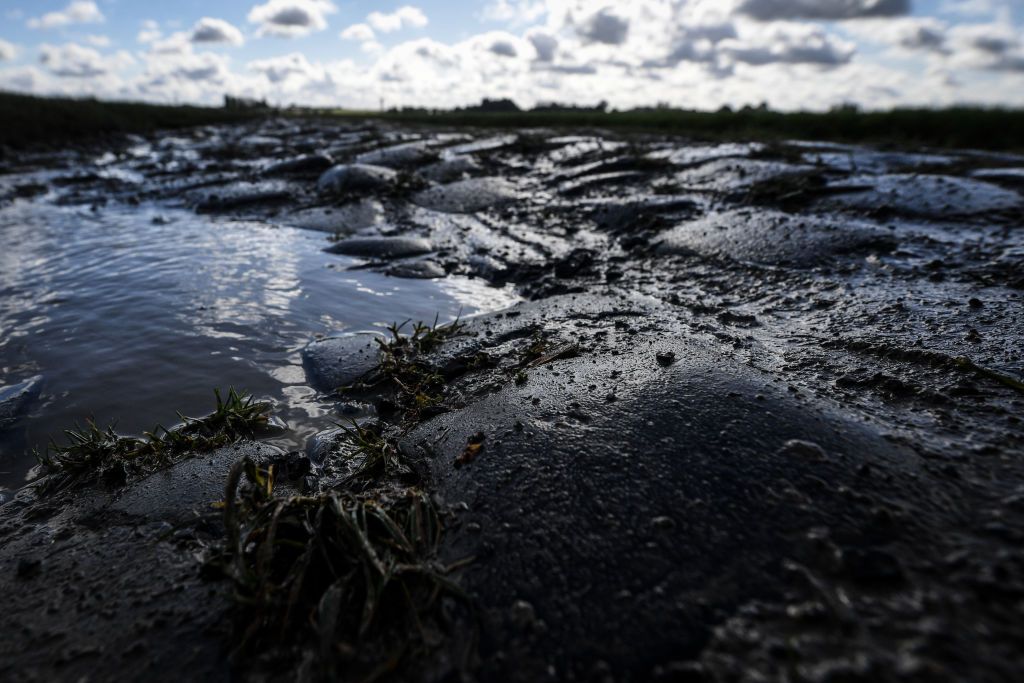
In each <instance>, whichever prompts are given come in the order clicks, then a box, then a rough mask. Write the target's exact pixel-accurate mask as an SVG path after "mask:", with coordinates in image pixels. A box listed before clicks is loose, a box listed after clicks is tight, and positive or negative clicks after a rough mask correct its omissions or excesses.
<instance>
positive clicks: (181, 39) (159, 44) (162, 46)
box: [149, 31, 192, 55]
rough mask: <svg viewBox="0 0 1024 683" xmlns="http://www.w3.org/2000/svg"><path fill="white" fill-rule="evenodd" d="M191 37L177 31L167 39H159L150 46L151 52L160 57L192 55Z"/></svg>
mask: <svg viewBox="0 0 1024 683" xmlns="http://www.w3.org/2000/svg"><path fill="white" fill-rule="evenodd" d="M189 39H190V36H189V34H188V33H185V32H184V31H176V32H174V33H172V34H171V35H169V36H167V37H166V38H163V37H158V38H157V39H155V40H153V41H152V42H151V43H150V44H149V51H150V52H151V53H152V54H158V55H186V54H192V45H191V44H190V40H189Z"/></svg>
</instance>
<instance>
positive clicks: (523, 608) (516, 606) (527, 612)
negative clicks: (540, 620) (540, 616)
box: [510, 600, 537, 631]
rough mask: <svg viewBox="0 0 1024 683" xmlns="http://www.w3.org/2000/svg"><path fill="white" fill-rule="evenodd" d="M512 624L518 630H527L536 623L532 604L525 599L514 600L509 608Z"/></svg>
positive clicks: (535, 613) (535, 614)
mask: <svg viewBox="0 0 1024 683" xmlns="http://www.w3.org/2000/svg"><path fill="white" fill-rule="evenodd" d="M510 616H511V619H512V625H513V626H515V627H516V628H517V629H519V630H520V631H527V630H529V629H530V627H532V626H533V625H534V623H536V621H537V612H536V610H534V609H533V605H531V604H530V603H528V602H527V601H526V600H516V601H515V602H514V603H512V610H511V614H510Z"/></svg>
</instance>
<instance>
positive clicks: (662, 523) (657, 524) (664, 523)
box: [651, 515, 676, 531]
mask: <svg viewBox="0 0 1024 683" xmlns="http://www.w3.org/2000/svg"><path fill="white" fill-rule="evenodd" d="M651 524H652V525H653V526H654V528H655V529H661V530H663V531H665V530H668V529H674V528H675V526H676V522H675V520H674V519H672V518H671V517H666V516H664V515H662V516H660V517H655V518H654V519H652V520H651Z"/></svg>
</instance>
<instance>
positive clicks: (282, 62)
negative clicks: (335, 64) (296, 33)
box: [247, 52, 323, 83]
mask: <svg viewBox="0 0 1024 683" xmlns="http://www.w3.org/2000/svg"><path fill="white" fill-rule="evenodd" d="M247 66H248V68H249V70H250V71H255V72H257V73H260V74H263V75H264V76H265V77H266V78H267V80H268V81H270V82H271V83H282V82H284V81H287V80H289V79H302V80H308V79H311V78H319V77H322V76H323V69H322V68H318V67H315V66H314V65H313V64H311V63H310V61H309V60H308V59H307V58H306V55H304V54H302V53H301V52H293V53H291V54H288V55H284V56H283V57H272V58H270V59H258V60H256V61H253V62H249V64H248V65H247Z"/></svg>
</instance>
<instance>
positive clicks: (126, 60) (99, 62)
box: [39, 43, 135, 78]
mask: <svg viewBox="0 0 1024 683" xmlns="http://www.w3.org/2000/svg"><path fill="white" fill-rule="evenodd" d="M39 61H40V63H41V64H43V66H45V67H46V68H47V70H48V71H49V72H50V73H52V74H53V75H55V76H60V77H62V78H91V77H94V76H102V75H105V74H109V73H114V72H118V71H120V70H121V69H123V68H125V67H127V66H131V65H132V64H134V63H135V60H134V59H133V58H132V56H131V55H130V54H128V53H127V52H124V51H121V52H118V53H116V54H113V55H102V54H100V53H99V52H97V51H96V50H93V49H92V48H89V47H83V46H81V45H78V44H76V43H65V44H64V45H49V44H47V43H43V44H42V45H40V46H39Z"/></svg>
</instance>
